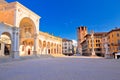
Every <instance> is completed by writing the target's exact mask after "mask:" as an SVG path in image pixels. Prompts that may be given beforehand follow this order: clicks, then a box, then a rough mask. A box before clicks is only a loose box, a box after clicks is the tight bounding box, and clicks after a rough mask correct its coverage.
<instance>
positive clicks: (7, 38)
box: [0, 32, 12, 56]
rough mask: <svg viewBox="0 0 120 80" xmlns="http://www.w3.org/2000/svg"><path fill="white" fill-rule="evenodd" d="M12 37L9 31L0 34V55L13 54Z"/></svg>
mask: <svg viewBox="0 0 120 80" xmlns="http://www.w3.org/2000/svg"><path fill="white" fill-rule="evenodd" d="M11 45H12V37H11V34H10V33H9V32H3V33H2V34H1V35H0V53H1V54H0V55H2V56H7V55H9V56H10V55H11V50H12V46H11Z"/></svg>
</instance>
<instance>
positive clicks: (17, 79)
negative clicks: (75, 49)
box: [0, 57, 120, 80]
mask: <svg viewBox="0 0 120 80" xmlns="http://www.w3.org/2000/svg"><path fill="white" fill-rule="evenodd" d="M0 80H120V59H104V58H78V57H77V58H76V57H70V58H69V57H67V58H42V59H38V58H37V59H28V60H22V61H13V62H8V63H4V64H0Z"/></svg>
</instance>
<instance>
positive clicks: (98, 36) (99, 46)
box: [81, 32, 107, 56]
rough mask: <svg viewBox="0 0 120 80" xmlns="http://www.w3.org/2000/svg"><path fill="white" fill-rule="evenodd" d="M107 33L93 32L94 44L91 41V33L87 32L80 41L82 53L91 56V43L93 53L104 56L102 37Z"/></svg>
mask: <svg viewBox="0 0 120 80" xmlns="http://www.w3.org/2000/svg"><path fill="white" fill-rule="evenodd" d="M106 34H107V33H105V32H104V33H94V34H93V35H94V40H93V41H94V44H93V43H92V38H91V34H87V35H86V36H85V37H84V38H85V40H84V41H83V42H82V43H81V44H82V54H83V55H87V56H91V55H92V48H93V47H92V44H93V45H94V51H95V54H96V55H98V56H104V53H103V49H104V47H103V46H104V44H103V42H102V38H103V36H104V35H106Z"/></svg>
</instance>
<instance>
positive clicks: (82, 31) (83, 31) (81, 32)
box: [77, 26, 87, 54]
mask: <svg viewBox="0 0 120 80" xmlns="http://www.w3.org/2000/svg"><path fill="white" fill-rule="evenodd" d="M86 35H87V27H86V26H80V27H78V28H77V46H78V47H77V50H78V53H80V54H82V45H81V43H82V42H83V41H84V37H85V36H86Z"/></svg>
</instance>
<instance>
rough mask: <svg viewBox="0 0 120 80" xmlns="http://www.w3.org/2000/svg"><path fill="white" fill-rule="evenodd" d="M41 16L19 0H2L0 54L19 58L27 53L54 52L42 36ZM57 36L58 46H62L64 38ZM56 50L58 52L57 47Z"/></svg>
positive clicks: (0, 2)
mask: <svg viewBox="0 0 120 80" xmlns="http://www.w3.org/2000/svg"><path fill="white" fill-rule="evenodd" d="M40 18H41V17H40V16H38V15H37V14H35V13H34V12H32V11H31V10H29V9H28V8H26V7H25V6H23V5H22V4H20V3H19V2H11V3H7V2H6V1H4V0H0V56H5V55H10V56H12V57H13V58H19V56H25V55H33V54H34V55H36V54H48V52H49V53H52V49H51V48H50V49H49V46H48V44H49V43H47V42H46V40H47V39H44V38H45V37H43V38H42V37H41V36H40V32H39V20H40ZM41 38H42V39H41ZM57 38H58V37H56V40H57V41H58V42H57V41H56V47H57V45H58V46H60V48H62V47H61V46H62V39H61V38H58V39H57ZM42 41H43V42H42ZM52 41H53V40H52ZM52 41H50V42H51V45H52ZM41 43H42V45H41ZM43 47H44V49H43ZM59 50H61V49H59ZM54 51H56V52H57V48H56V49H54ZM61 51H62V50H61ZM61 51H60V52H59V53H60V54H61Z"/></svg>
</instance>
